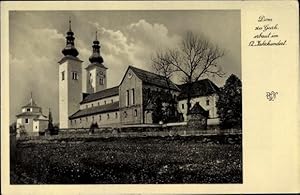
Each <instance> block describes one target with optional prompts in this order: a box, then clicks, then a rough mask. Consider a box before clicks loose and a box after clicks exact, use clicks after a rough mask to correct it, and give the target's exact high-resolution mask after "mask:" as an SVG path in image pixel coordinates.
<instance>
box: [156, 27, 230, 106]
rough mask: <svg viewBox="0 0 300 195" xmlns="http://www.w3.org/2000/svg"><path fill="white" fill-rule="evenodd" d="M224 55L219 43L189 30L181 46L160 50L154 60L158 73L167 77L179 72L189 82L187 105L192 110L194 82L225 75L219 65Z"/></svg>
mask: <svg viewBox="0 0 300 195" xmlns="http://www.w3.org/2000/svg"><path fill="white" fill-rule="evenodd" d="M223 56H224V50H222V49H220V48H219V47H218V46H217V45H213V44H212V43H210V42H209V41H208V40H206V39H204V38H203V37H202V36H200V35H195V34H194V33H192V32H187V33H186V35H185V36H184V38H183V39H182V42H181V45H180V47H178V48H175V49H167V50H166V51H158V52H157V53H156V55H155V56H154V57H152V62H153V67H154V69H155V70H156V71H157V73H159V74H161V75H163V76H165V77H166V78H170V77H171V76H172V74H173V73H177V74H178V76H180V77H181V81H182V83H184V84H187V89H186V93H187V102H188V103H187V106H188V110H190V108H191V103H190V102H191V92H192V87H193V83H194V82H195V81H198V80H199V79H200V78H202V77H204V76H215V75H216V76H219V77H222V76H224V75H225V73H224V72H223V71H222V70H221V67H220V66H219V65H218V60H219V59H220V58H222V57H223Z"/></svg>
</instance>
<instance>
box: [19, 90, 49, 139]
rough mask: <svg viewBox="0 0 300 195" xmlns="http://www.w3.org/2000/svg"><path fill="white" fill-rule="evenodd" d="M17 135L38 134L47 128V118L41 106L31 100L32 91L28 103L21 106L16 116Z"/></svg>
mask: <svg viewBox="0 0 300 195" xmlns="http://www.w3.org/2000/svg"><path fill="white" fill-rule="evenodd" d="M16 117H17V135H18V136H20V135H21V134H26V135H40V134H43V133H45V129H47V125H48V118H47V117H46V116H45V115H43V113H42V108H41V107H39V106H38V105H37V104H36V103H35V101H34V100H33V97H32V93H31V96H30V100H29V103H28V104H26V105H25V106H23V107H22V110H21V113H20V114H18V115H17V116H16Z"/></svg>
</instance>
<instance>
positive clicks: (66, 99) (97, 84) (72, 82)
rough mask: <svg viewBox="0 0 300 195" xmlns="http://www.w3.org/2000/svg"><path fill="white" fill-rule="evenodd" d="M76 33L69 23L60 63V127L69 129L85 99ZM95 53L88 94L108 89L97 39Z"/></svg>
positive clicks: (91, 63)
mask: <svg viewBox="0 0 300 195" xmlns="http://www.w3.org/2000/svg"><path fill="white" fill-rule="evenodd" d="M74 40H75V38H74V33H73V32H72V29H71V21H69V30H68V32H67V35H66V47H65V48H64V49H63V50H62V53H63V55H64V57H63V58H62V59H61V60H60V61H59V62H58V63H59V127H60V128H62V129H63V128H69V127H70V124H69V123H70V122H69V116H71V115H72V114H74V113H75V112H76V111H78V110H79V106H80V102H81V101H82V98H83V87H82V78H83V77H82V74H83V72H82V62H83V61H82V60H80V59H79V58H78V57H77V56H78V54H79V53H78V51H77V49H76V48H75V44H74ZM92 47H93V52H92V55H91V56H90V58H89V61H90V64H89V65H88V66H87V67H86V79H87V81H86V93H89V94H91V93H95V92H98V91H101V90H104V89H106V86H107V79H106V70H107V68H106V67H105V66H104V65H103V62H104V60H103V58H102V57H101V55H100V43H99V41H98V40H97V32H96V38H95V40H94V41H93V46H92Z"/></svg>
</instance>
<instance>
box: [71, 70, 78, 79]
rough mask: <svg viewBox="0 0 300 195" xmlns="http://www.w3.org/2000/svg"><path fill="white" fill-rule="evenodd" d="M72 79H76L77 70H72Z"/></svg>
mask: <svg viewBox="0 0 300 195" xmlns="http://www.w3.org/2000/svg"><path fill="white" fill-rule="evenodd" d="M72 79H73V80H78V74H77V72H72Z"/></svg>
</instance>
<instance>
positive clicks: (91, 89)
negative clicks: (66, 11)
mask: <svg viewBox="0 0 300 195" xmlns="http://www.w3.org/2000/svg"><path fill="white" fill-rule="evenodd" d="M100 47H101V46H100V42H99V41H98V38H97V31H96V37H95V40H94V41H93V46H92V48H93V52H92V55H91V56H90V58H89V61H90V64H89V65H88V66H87V67H86V73H87V76H86V78H87V82H86V84H87V86H86V90H87V93H89V94H91V93H96V92H98V91H102V90H104V89H106V87H107V80H106V70H107V68H106V67H105V66H104V64H103V63H104V60H103V58H102V56H101V55H100Z"/></svg>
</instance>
